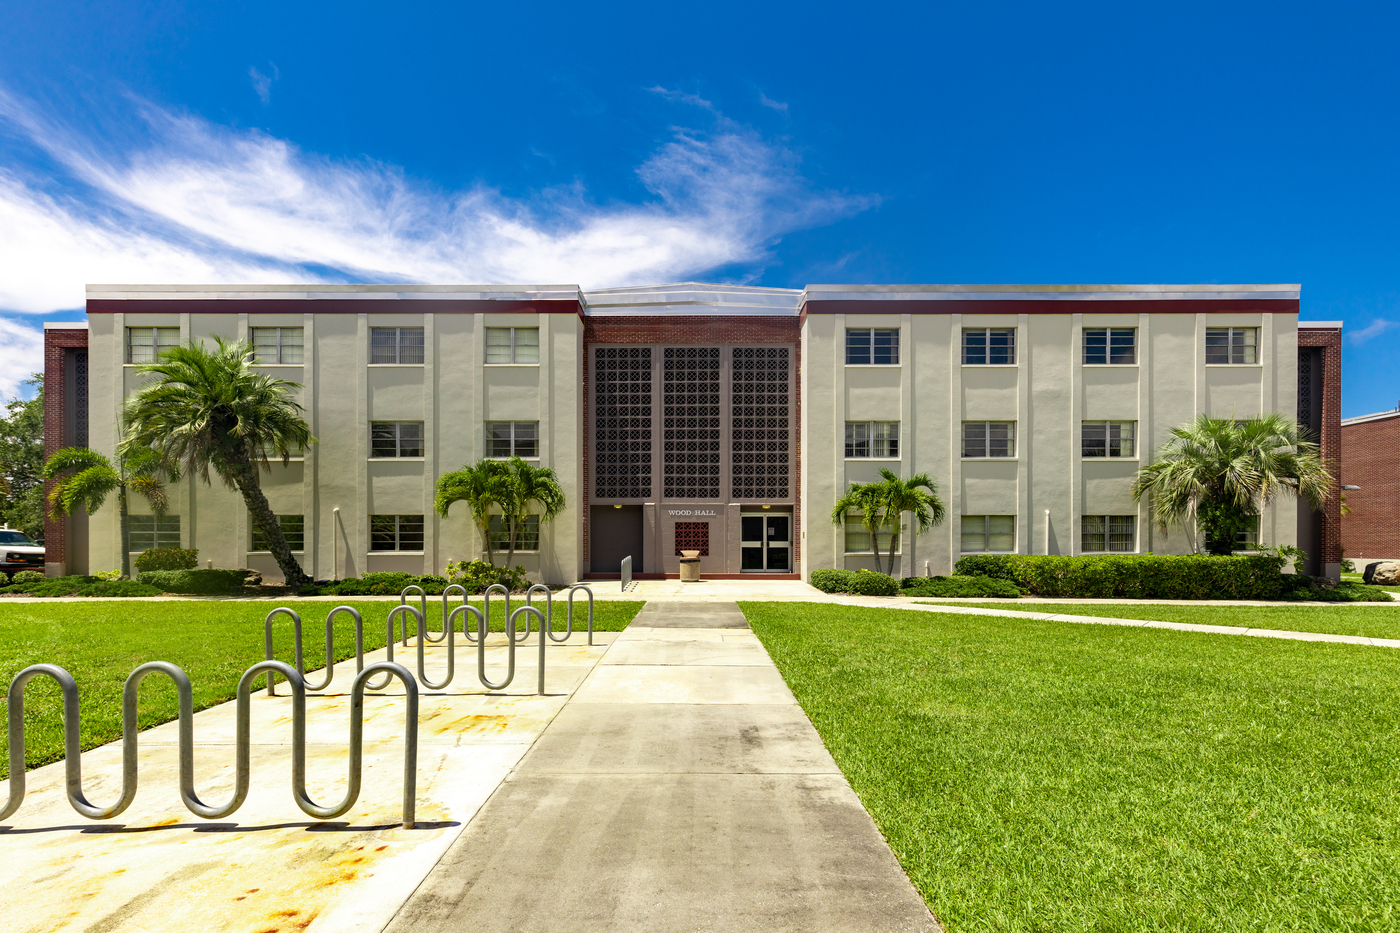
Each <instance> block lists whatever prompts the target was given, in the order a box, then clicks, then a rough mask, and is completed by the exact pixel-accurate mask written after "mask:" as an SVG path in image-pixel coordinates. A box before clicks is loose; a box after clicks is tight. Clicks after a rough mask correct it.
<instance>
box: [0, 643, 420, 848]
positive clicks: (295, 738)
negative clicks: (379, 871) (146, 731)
mask: <svg viewBox="0 0 1400 933" xmlns="http://www.w3.org/2000/svg"><path fill="white" fill-rule="evenodd" d="M264 672H266V673H267V674H269V675H271V674H272V673H274V672H275V673H277V674H281V675H282V676H283V677H285V678H287V682H288V683H289V684H291V686H292V797H293V799H294V800H296V804H297V806H298V807H300V808H301V811H302V812H303V813H305V814H306V815H308V816H312V817H315V818H316V819H322V820H326V819H333V818H334V817H337V816H340V815H341V814H343V813H345V812H346V811H348V810H349V809H350V808H351V807H353V806H354V805H355V801H356V800H358V799H359V796H360V775H361V771H362V764H363V760H364V755H363V751H364V692H365V687H366V684H367V682H368V680H369V678H370V677H371V676H372V675H374V674H377V673H381V672H382V673H384V674H385V675H386V677H388V678H392V677H397V678H398V679H399V680H401V681H402V682H403V685H404V693H405V695H406V700H407V702H406V706H405V712H404V716H405V719H404V784H403V825H404V828H406V829H412V828H413V823H414V806H415V797H416V792H417V782H418V684H417V682H416V681H415V680H414V679H413V675H412V674H410V673H409V672H408V670H407V669H406V668H404V667H403V666H402V665H398V664H394V663H392V662H384V661H382V662H379V663H377V664H371V665H370V666H369V667H367V668H365V669H363V670H361V671H360V672H359V674H358V675H356V677H355V684H354V687H353V690H352V693H351V699H350V764H349V768H350V771H349V784H350V786H349V789H348V790H347V791H346V794H345V797H344V798H343V799H342V800H341V801H340V802H339V803H335V804H331V805H330V806H321V805H320V804H318V803H316V802H315V801H314V800H312V799H311V796H310V794H308V793H307V790H306V682H305V679H304V678H303V677H302V676H301V674H300V673H299V672H297V671H296V670H295V669H293V668H292V666H291V665H289V664H286V663H284V662H282V661H259V662H258V663H257V664H254V665H253V666H252V667H250V668H248V669H247V670H246V671H244V672H243V676H242V677H241V678H240V679H239V681H238V700H237V703H238V705H237V733H236V743H235V753H234V754H235V785H234V792H233V797H232V798H231V799H230V800H229V801H228V802H227V803H223V804H206V803H204V802H203V801H202V800H200V799H199V796H198V795H197V794H196V793H195V789H194V690H193V688H192V687H191V685H190V679H189V677H188V675H186V674H185V672H184V671H183V670H181V669H180V668H179V667H177V666H176V665H174V664H171V663H169V662H167V661H151V662H148V663H146V664H142V665H141V666H140V667H138V668H136V670H134V671H132V672H131V675H130V676H129V677H127V679H126V684H125V686H124V687H123V689H122V792H121V796H120V797H119V798H118V800H117V802H116V803H115V804H113V805H112V806H110V807H99V806H96V805H94V804H92V803H90V802H89V801H88V800H87V798H86V797H85V796H84V794H83V776H82V739H81V720H80V709H79V700H78V685H77V682H76V681H74V680H73V677H72V675H71V674H69V673H68V672H67V671H65V670H64V669H63V668H61V667H59V666H57V665H54V664H32V665H30V666H29V667H26V668H25V669H24V670H22V671H20V672H19V673H18V674H16V675H15V678H14V680H12V681H10V689H9V694H8V699H9V742H10V792H9V797H8V799H7V800H6V801H5V805H4V807H3V808H0V820H4V819H7V818H8V817H9V816H10V815H11V814H13V813H14V812H15V811H17V810H18V809H19V807H20V804H21V803H23V802H24V795H25V770H24V764H25V762H24V688H25V685H27V684H28V683H29V681H31V680H33V679H34V678H35V677H38V676H41V675H42V676H48V677H52V678H53V679H54V680H56V681H58V685H59V687H60V688H61V689H62V691H63V748H64V771H65V784H66V789H67V794H68V802H69V803H70V804H71V805H72V807H73V809H74V810H76V811H78V813H80V814H82V815H83V816H85V817H87V818H88V819H93V820H104V819H109V818H111V817H114V816H117V815H119V814H120V813H122V812H123V811H124V810H126V809H127V807H129V806H131V802H132V801H133V800H134V799H135V798H136V787H137V760H138V758H137V741H138V732H137V716H136V713H137V694H138V690H139V688H140V685H141V681H143V680H145V679H146V677H148V676H150V675H151V674H157V673H160V674H165V675H166V676H168V677H169V678H170V679H171V680H173V681H174V682H175V690H176V693H177V695H178V697H179V723H180V725H179V736H180V799H181V801H182V802H183V803H184V804H185V806H186V808H188V809H189V811H190V812H191V813H193V814H195V815H196V816H201V817H205V818H207V819H219V818H222V817H225V816H228V815H229V814H231V813H233V812H234V811H236V810H237V809H238V808H239V807H240V806H242V805H243V802H244V801H245V800H246V799H247V797H248V784H249V776H250V773H251V767H250V765H249V760H250V758H251V747H252V692H253V683H254V681H256V680H257V679H258V677H259V676H261V675H262V674H263V673H264ZM270 679H271V678H270V677H269V680H270ZM386 682H387V681H386Z"/></svg>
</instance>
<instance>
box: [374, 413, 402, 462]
mask: <svg viewBox="0 0 1400 933" xmlns="http://www.w3.org/2000/svg"><path fill="white" fill-rule="evenodd" d="M397 427H398V426H397V424H396V423H395V422H393V421H375V422H371V424H370V426H369V451H370V452H369V455H370V456H371V457H397V456H398V455H399V441H398V432H397Z"/></svg>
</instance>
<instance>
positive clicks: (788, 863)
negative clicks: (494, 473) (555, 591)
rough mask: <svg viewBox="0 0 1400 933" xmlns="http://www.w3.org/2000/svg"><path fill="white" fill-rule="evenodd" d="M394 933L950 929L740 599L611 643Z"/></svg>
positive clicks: (655, 620)
mask: <svg viewBox="0 0 1400 933" xmlns="http://www.w3.org/2000/svg"><path fill="white" fill-rule="evenodd" d="M657 582H662V581H657ZM388 929H389V931H390V933H409V931H412V933H438V931H454V933H455V931H463V933H466V931H476V930H510V931H512V933H516V931H519V933H573V931H597V930H629V931H633V930H635V931H677V933H680V931H684V933H696V931H750V930H751V931H755V933H757V931H765V933H767V931H789V930H790V931H799V930H800V931H815V930H820V931H829V933H840V931H862V933H864V931H870V930H879V931H935V930H938V929H939V927H938V924H937V922H936V921H935V920H934V919H933V917H932V915H930V913H929V911H928V908H927V907H926V906H925V905H924V902H923V900H922V898H921V897H920V896H919V895H918V893H917V892H916V891H915V890H914V888H913V886H912V885H911V884H910V882H909V880H908V878H907V877H906V876H905V874H904V872H903V870H902V869H901V868H900V867H899V864H898V862H896V861H895V858H894V855H893V854H892V853H891V852H890V850H889V847H888V846H887V845H886V844H885V841H884V839H883V838H882V837H881V836H880V833H879V831H878V830H877V829H876V828H875V825H874V823H873V822H872V821H871V819H870V817H869V816H868V815H867V814H866V812H865V810H864V809H863V808H862V807H861V804H860V801H859V800H858V799H857V797H856V795H855V793H854V792H853V791H852V790H851V788H850V785H849V784H848V783H847V782H846V779H845V778H844V777H843V776H842V775H841V772H840V771H839V770H838V769H837V767H836V764H835V762H834V761H832V759H831V756H830V755H829V754H828V753H827V751H826V748H825V747H824V746H823V745H822V742H821V739H820V738H819V737H818V736H817V733H816V730H815V729H813V728H812V725H811V723H810V722H809V721H808V719H807V717H806V715H805V714H804V713H803V712H802V710H801V709H800V708H799V707H798V706H797V704H796V702H795V701H794V700H793V697H792V694H791V693H790V692H789V691H788V689H787V686H786V684H784V683H783V680H782V677H781V675H779V673H778V671H777V668H776V667H775V666H774V665H773V662H772V661H771V660H770V659H769V657H768V654H767V652H766V651H764V649H763V646H762V645H761V644H759V642H758V639H757V638H756V637H755V636H754V635H753V633H752V632H751V631H749V630H748V624H747V622H746V621H745V620H744V617H743V615H742V614H741V613H740V612H739V609H738V607H737V606H736V605H734V604H733V603H732V602H728V603H719V604H717V603H713V602H704V603H697V602H670V603H664V604H663V603H652V604H649V605H648V606H647V607H646V608H645V609H644V610H643V611H642V613H641V614H640V615H638V616H637V618H636V619H635V620H634V621H633V622H632V624H631V626H629V627H628V629H627V630H626V631H625V632H624V633H623V634H622V635H621V636H620V637H619V638H618V639H617V640H616V641H615V642H614V643H613V645H612V647H611V648H610V649H609V650H608V652H607V654H606V655H605V656H604V657H603V659H602V661H601V662H599V664H598V666H597V667H595V668H594V669H593V671H592V673H591V674H590V675H589V676H588V679H587V680H586V681H585V682H584V683H583V685H582V686H581V687H580V688H579V690H578V691H577V692H576V693H575V694H574V696H573V697H572V698H571V699H570V701H569V702H568V704H567V705H566V706H565V707H564V709H563V710H561V711H560V713H559V715H558V716H557V717H556V718H555V720H554V722H553V723H551V724H550V726H549V727H548V728H547V729H546V730H545V731H544V733H543V734H542V735H541V736H540V738H539V739H538V741H536V742H535V744H534V747H533V748H532V749H531V750H530V752H529V753H528V754H527V755H526V756H525V757H524V758H523V759H522V760H521V761H520V763H519V764H518V765H517V766H516V767H515V768H514V769H512V771H511V773H510V775H509V776H508V777H507V778H506V780H505V782H504V783H503V784H502V785H501V786H500V788H499V789H498V790H497V791H496V793H495V794H494V795H493V796H492V797H491V799H490V800H489V801H488V802H487V804H486V805H485V806H484V807H483V808H482V810H481V812H480V813H479V814H478V815H477V817H476V819H475V820H473V822H472V823H471V825H470V826H468V827H467V830H466V832H465V833H463V834H462V836H461V838H459V839H458V840H457V841H456V842H455V843H454V844H453V845H452V847H451V849H449V850H448V852H447V854H446V855H445V856H444V858H443V859H442V861H441V863H439V864H438V865H437V866H436V867H435V868H434V869H433V871H432V873H431V874H430V875H429V876H428V878H427V880H426V881H424V883H423V885H422V886H421V887H420V888H419V889H418V891H417V892H415V893H414V895H413V896H412V897H411V898H410V899H409V901H408V902H407V904H406V905H405V906H404V908H403V910H402V911H401V912H400V913H399V915H398V916H397V917H396V918H395V919H394V922H393V923H392V924H390V926H389V928H388Z"/></svg>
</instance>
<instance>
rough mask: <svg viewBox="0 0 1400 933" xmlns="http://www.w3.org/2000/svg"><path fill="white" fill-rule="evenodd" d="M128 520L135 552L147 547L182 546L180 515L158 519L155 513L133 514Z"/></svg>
mask: <svg viewBox="0 0 1400 933" xmlns="http://www.w3.org/2000/svg"><path fill="white" fill-rule="evenodd" d="M128 520H129V521H130V523H131V524H130V525H129V526H128V527H129V528H130V529H131V551H132V553H133V554H134V553H137V552H138V551H144V550H146V549H147V548H153V547H179V546H180V516H178V515H166V516H164V517H163V518H161V519H157V518H156V517H155V516H154V515H132V516H130V518H129V519H128Z"/></svg>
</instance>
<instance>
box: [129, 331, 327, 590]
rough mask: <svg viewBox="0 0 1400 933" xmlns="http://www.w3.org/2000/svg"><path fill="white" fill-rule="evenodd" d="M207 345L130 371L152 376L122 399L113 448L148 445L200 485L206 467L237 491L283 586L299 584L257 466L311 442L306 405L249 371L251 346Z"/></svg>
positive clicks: (173, 351)
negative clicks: (119, 432) (119, 433)
mask: <svg viewBox="0 0 1400 933" xmlns="http://www.w3.org/2000/svg"><path fill="white" fill-rule="evenodd" d="M214 342H215V345H214V347H213V348H208V347H205V346H203V345H202V344H200V343H198V342H196V341H194V340H191V341H190V342H189V343H188V344H186V345H185V346H178V347H171V348H170V349H168V350H164V351H162V353H161V355H160V357H159V359H157V360H156V361H155V362H153V363H145V364H143V365H141V366H139V367H138V368H137V373H138V374H139V375H141V376H147V377H153V378H151V379H150V381H149V382H147V384H146V385H145V386H143V387H142V388H141V389H138V390H137V391H136V393H135V394H134V395H132V396H131V398H130V399H128V400H127V403H126V423H127V431H126V439H125V440H123V441H122V443H121V446H120V448H119V452H120V453H121V454H122V455H123V456H128V457H129V456H135V455H136V454H137V453H138V452H140V451H142V450H145V449H149V450H153V451H155V452H156V454H158V455H159V457H160V461H161V464H162V466H163V468H164V469H165V470H166V471H167V472H168V473H169V474H170V475H171V476H172V478H173V477H176V476H179V475H180V474H181V473H189V474H198V475H199V476H201V477H202V478H203V480H204V482H205V483H206V484H208V483H209V482H211V480H210V477H209V470H210V468H211V467H212V468H213V470H214V472H215V473H218V474H219V478H220V479H221V480H223V482H224V484H225V485H226V486H228V487H229V488H230V489H234V490H237V491H238V492H239V493H240V494H241V495H242V496H243V502H244V503H245V504H246V505H247V507H248V513H249V514H250V515H251V516H252V519H253V522H254V523H255V524H256V525H257V526H258V529H259V530H260V531H261V532H262V533H263V537H264V539H265V540H266V541H267V544H268V550H269V551H271V552H272V556H273V558H274V559H275V560H276V561H277V566H278V567H279V568H280V569H281V571H282V576H283V577H285V578H286V583H287V585H288V586H291V587H298V586H304V585H306V584H307V583H310V582H311V579H310V578H309V577H308V576H307V575H306V574H305V573H304V572H303V571H302V569H301V564H299V563H297V560H296V558H295V557H293V556H292V550H291V548H290V547H288V546H287V539H286V537H285V536H284V535H283V534H282V526H281V525H280V524H278V522H277V516H276V515H275V514H274V513H273V511H272V506H271V505H269V504H268V501H267V496H265V495H263V491H262V487H261V484H260V478H259V472H260V470H268V469H271V467H269V465H268V460H267V457H268V453H272V454H273V456H276V457H280V458H281V460H282V462H283V463H284V464H285V463H287V462H288V461H289V460H290V459H291V457H292V454H293V452H298V453H299V452H300V451H302V450H305V449H306V448H307V447H308V446H310V445H311V444H314V443H316V439H315V438H314V437H312V436H311V430H310V428H309V427H308V426H307V424H306V419H305V418H303V417H302V413H303V412H304V411H305V409H304V408H302V406H301V405H300V404H298V403H297V402H296V400H295V399H294V398H293V397H292V393H293V391H295V390H296V389H299V388H301V385H300V384H299V383H295V382H287V381H286V380H283V379H274V378H273V377H271V376H268V375H265V374H263V373H258V372H254V371H253V369H252V362H253V350H252V347H250V346H249V345H248V344H247V343H244V342H243V341H229V340H224V339H223V338H222V337H216V338H214Z"/></svg>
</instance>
